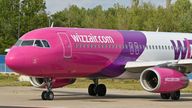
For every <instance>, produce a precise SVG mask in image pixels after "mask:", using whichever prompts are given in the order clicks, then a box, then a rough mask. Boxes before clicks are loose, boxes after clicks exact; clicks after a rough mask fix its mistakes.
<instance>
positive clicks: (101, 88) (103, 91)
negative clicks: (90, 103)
mask: <svg viewBox="0 0 192 108" xmlns="http://www.w3.org/2000/svg"><path fill="white" fill-rule="evenodd" d="M96 89H97V90H96V91H97V94H98V96H105V95H106V91H107V90H106V86H105V85H104V84H99V85H98V86H97V88H96Z"/></svg>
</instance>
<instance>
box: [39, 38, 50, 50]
mask: <svg viewBox="0 0 192 108" xmlns="http://www.w3.org/2000/svg"><path fill="white" fill-rule="evenodd" d="M40 41H41V43H42V44H43V46H44V48H50V47H51V46H50V44H49V42H48V41H47V40H40ZM44 42H45V43H46V44H47V45H48V46H46V45H45V43H44Z"/></svg>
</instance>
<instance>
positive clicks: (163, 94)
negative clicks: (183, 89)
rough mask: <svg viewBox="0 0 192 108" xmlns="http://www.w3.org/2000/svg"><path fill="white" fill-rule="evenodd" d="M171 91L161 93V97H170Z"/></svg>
mask: <svg viewBox="0 0 192 108" xmlns="http://www.w3.org/2000/svg"><path fill="white" fill-rule="evenodd" d="M170 97H171V93H161V98H162V99H170Z"/></svg>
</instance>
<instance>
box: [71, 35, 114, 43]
mask: <svg viewBox="0 0 192 108" xmlns="http://www.w3.org/2000/svg"><path fill="white" fill-rule="evenodd" d="M71 38H72V39H73V40H74V42H83V43H114V40H113V38H112V37H111V36H93V35H92V34H89V35H79V34H77V33H76V34H73V35H71Z"/></svg>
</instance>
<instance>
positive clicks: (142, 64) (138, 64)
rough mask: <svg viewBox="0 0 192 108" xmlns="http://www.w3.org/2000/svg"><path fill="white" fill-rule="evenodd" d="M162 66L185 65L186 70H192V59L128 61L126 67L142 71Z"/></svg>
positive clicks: (128, 69)
mask: <svg viewBox="0 0 192 108" xmlns="http://www.w3.org/2000/svg"><path fill="white" fill-rule="evenodd" d="M154 66H160V67H179V66H181V67H184V68H185V69H186V72H192V59H183V60H169V61H135V62H127V63H126V65H125V69H126V70H127V71H128V72H142V71H143V70H145V69H146V68H149V67H154Z"/></svg>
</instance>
